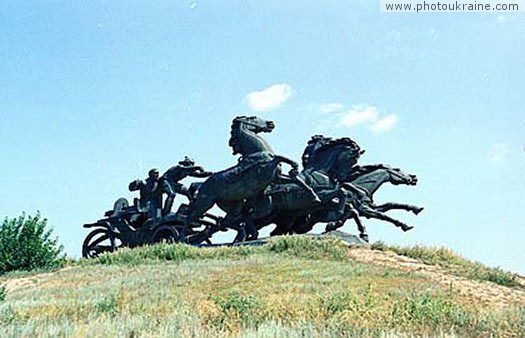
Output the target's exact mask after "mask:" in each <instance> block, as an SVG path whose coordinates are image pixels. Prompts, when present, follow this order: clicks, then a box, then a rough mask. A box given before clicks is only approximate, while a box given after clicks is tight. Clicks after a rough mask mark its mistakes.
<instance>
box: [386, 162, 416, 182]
mask: <svg viewBox="0 0 525 338" xmlns="http://www.w3.org/2000/svg"><path fill="white" fill-rule="evenodd" d="M385 169H386V171H387V172H388V174H389V175H390V182H391V183H392V184H393V185H399V184H406V185H416V184H417V176H416V175H414V174H408V173H405V172H404V171H402V170H401V169H399V168H391V167H388V166H385Z"/></svg>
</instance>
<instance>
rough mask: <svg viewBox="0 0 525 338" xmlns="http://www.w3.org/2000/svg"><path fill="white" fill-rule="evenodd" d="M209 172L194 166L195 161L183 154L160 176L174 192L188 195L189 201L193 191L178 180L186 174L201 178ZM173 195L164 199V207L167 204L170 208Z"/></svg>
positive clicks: (191, 198)
mask: <svg viewBox="0 0 525 338" xmlns="http://www.w3.org/2000/svg"><path fill="white" fill-rule="evenodd" d="M211 174H212V172H209V171H205V170H204V169H203V168H202V167H201V166H196V165H195V161H194V160H193V159H192V158H190V157H188V156H185V157H184V159H183V160H182V161H179V164H178V165H176V166H174V167H171V168H169V169H168V170H167V171H166V172H165V173H164V175H162V178H163V179H164V180H165V181H167V182H169V183H170V184H171V186H172V187H173V189H174V191H175V192H176V193H178V194H181V195H184V196H186V197H188V199H189V200H190V201H191V200H193V197H194V193H195V191H193V190H192V189H191V188H189V189H188V188H187V187H185V186H184V185H183V184H182V183H179V181H181V180H183V179H184V178H186V177H188V176H190V177H199V178H203V177H208V176H210V175H211ZM174 197H175V196H173V198H171V199H170V198H168V200H166V207H168V206H169V208H171V205H173V199H174Z"/></svg>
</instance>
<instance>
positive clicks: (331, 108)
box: [319, 102, 344, 114]
mask: <svg viewBox="0 0 525 338" xmlns="http://www.w3.org/2000/svg"><path fill="white" fill-rule="evenodd" d="M343 108H344V106H343V105H342V104H341V103H339V102H332V103H326V104H322V105H320V106H319V111H320V112H321V113H323V114H328V113H333V112H335V111H338V110H341V109H343Z"/></svg>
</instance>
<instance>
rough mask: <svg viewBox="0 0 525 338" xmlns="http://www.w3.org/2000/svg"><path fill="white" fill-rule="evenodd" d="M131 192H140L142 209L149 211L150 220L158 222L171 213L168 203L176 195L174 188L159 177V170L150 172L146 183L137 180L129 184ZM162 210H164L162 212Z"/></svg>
mask: <svg viewBox="0 0 525 338" xmlns="http://www.w3.org/2000/svg"><path fill="white" fill-rule="evenodd" d="M129 190H130V191H136V190H139V191H140V203H139V206H140V207H141V208H145V209H147V211H148V219H153V220H156V219H157V218H159V217H160V215H162V216H164V215H166V214H167V213H169V209H170V208H171V205H169V208H167V207H168V202H169V201H170V200H173V198H174V197H175V193H174V192H173V188H172V187H171V185H170V184H169V182H167V181H166V180H165V179H163V178H160V177H159V171H158V170H157V169H151V170H150V171H149V172H148V178H147V179H146V182H144V181H142V180H135V181H133V182H131V183H130V184H129ZM163 194H166V195H167V196H168V197H167V199H166V204H165V205H164V208H163V209H162V195H163ZM161 209H162V210H161Z"/></svg>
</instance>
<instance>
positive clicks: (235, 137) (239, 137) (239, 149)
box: [228, 116, 275, 155]
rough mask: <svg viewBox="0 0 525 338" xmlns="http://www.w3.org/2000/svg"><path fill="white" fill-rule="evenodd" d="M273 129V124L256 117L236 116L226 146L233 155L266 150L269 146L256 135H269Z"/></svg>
mask: <svg viewBox="0 0 525 338" xmlns="http://www.w3.org/2000/svg"><path fill="white" fill-rule="evenodd" d="M274 128H275V123H274V122H273V121H271V120H264V119H261V118H260V117H257V116H237V117H236V118H234V119H233V121H232V124H231V131H230V140H229V141H228V145H229V146H230V147H231V148H232V149H233V154H234V155H236V154H246V153H247V152H253V151H256V150H258V149H260V150H267V149H269V146H268V145H267V144H266V142H264V140H262V139H261V138H260V137H259V136H257V135H256V134H258V133H262V132H264V133H269V132H271V131H272V130H273V129H274ZM247 143H248V145H247V146H246V144H247ZM244 148H250V149H244ZM252 148H253V149H256V150H253V149H252Z"/></svg>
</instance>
